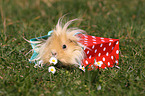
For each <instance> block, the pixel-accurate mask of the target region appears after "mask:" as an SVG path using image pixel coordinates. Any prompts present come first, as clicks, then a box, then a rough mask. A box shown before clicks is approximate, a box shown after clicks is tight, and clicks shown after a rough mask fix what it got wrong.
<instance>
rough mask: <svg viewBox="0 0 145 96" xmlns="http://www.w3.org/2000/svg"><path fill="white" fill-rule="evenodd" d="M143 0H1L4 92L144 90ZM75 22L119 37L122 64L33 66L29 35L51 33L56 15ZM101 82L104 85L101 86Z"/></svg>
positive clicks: (126, 93)
mask: <svg viewBox="0 0 145 96" xmlns="http://www.w3.org/2000/svg"><path fill="white" fill-rule="evenodd" d="M144 9H145V1H144V0H1V1H0V10H1V12H0V95H1V96H6V95H7V96H9V95H12V96H21V95H22V96H30V95H34V96H43V95H44V96H51V95H52V96H56V95H61V96H101V95H102V96H108V95H109V96H122V95H123V96H143V95H145V53H144V52H145V11H144ZM67 13H69V14H68V15H67V16H66V17H65V20H70V19H74V18H82V19H83V21H78V22H76V23H73V24H72V25H71V27H73V26H78V27H79V28H81V29H83V30H85V31H87V33H88V34H90V35H95V36H98V37H107V38H117V39H120V59H119V64H120V65H119V67H120V69H117V68H109V69H107V70H100V71H98V70H96V71H88V72H85V73H84V72H82V71H80V70H79V69H75V68H71V69H66V68H58V69H57V73H56V74H55V75H52V74H50V73H49V72H48V69H47V66H45V67H44V69H40V68H34V67H33V66H34V64H30V63H29V61H28V59H29V58H30V57H31V55H32V54H31V53H30V54H28V55H27V56H25V54H26V53H27V52H28V51H29V50H31V46H30V44H29V43H28V42H26V41H25V40H24V39H23V38H22V37H23V36H24V37H25V38H27V39H31V38H34V37H38V36H40V35H46V34H47V32H48V31H49V30H52V29H53V28H54V27H55V25H56V23H57V20H58V19H59V18H60V17H61V16H63V15H64V14H67ZM98 86H101V90H97V87H98Z"/></svg>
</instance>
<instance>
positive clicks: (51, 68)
mask: <svg viewBox="0 0 145 96" xmlns="http://www.w3.org/2000/svg"><path fill="white" fill-rule="evenodd" d="M48 72H52V73H53V74H54V73H55V72H56V69H55V68H54V66H50V67H49V68H48Z"/></svg>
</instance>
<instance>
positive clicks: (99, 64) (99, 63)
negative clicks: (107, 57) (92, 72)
mask: <svg viewBox="0 0 145 96" xmlns="http://www.w3.org/2000/svg"><path fill="white" fill-rule="evenodd" d="M94 64H95V65H97V66H99V67H101V66H102V64H103V62H102V61H98V62H95V63H94Z"/></svg>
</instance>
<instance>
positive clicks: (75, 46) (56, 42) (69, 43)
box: [39, 19, 85, 65]
mask: <svg viewBox="0 0 145 96" xmlns="http://www.w3.org/2000/svg"><path fill="white" fill-rule="evenodd" d="M74 20H75V19H74ZM74 20H70V21H68V22H67V23H66V24H65V25H64V26H63V27H62V25H61V22H60V21H61V19H59V21H58V23H57V25H56V27H55V28H54V29H53V33H51V36H50V37H49V38H48V39H47V40H46V42H45V43H44V44H43V45H42V46H41V47H40V51H39V54H40V55H39V56H40V59H41V60H42V61H43V63H48V64H49V59H50V58H51V57H52V56H54V57H55V58H57V59H58V60H59V61H60V62H61V63H62V64H64V65H79V64H80V63H82V59H84V56H85V55H84V50H83V49H82V47H84V46H83V45H81V44H80V43H79V42H78V41H79V40H80V38H79V37H78V36H77V35H76V34H77V33H78V32H79V33H84V32H85V31H83V30H81V29H77V28H68V26H69V25H70V23H71V22H72V21H74Z"/></svg>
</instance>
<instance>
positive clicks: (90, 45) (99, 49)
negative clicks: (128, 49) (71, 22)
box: [78, 34, 119, 69]
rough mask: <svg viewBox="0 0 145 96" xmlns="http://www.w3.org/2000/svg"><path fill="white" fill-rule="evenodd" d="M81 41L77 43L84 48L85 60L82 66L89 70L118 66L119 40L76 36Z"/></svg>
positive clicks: (82, 35)
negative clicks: (87, 67)
mask: <svg viewBox="0 0 145 96" xmlns="http://www.w3.org/2000/svg"><path fill="white" fill-rule="evenodd" d="M78 36H79V37H81V39H82V40H80V41H79V42H80V43H81V44H83V45H85V46H87V47H86V48H84V51H85V53H86V58H85V59H84V60H83V65H84V66H85V67H86V66H89V69H97V68H99V69H100V68H102V69H106V68H107V67H114V66H115V65H118V64H119V63H118V59H119V39H112V38H102V37H95V36H90V35H84V34H78Z"/></svg>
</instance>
